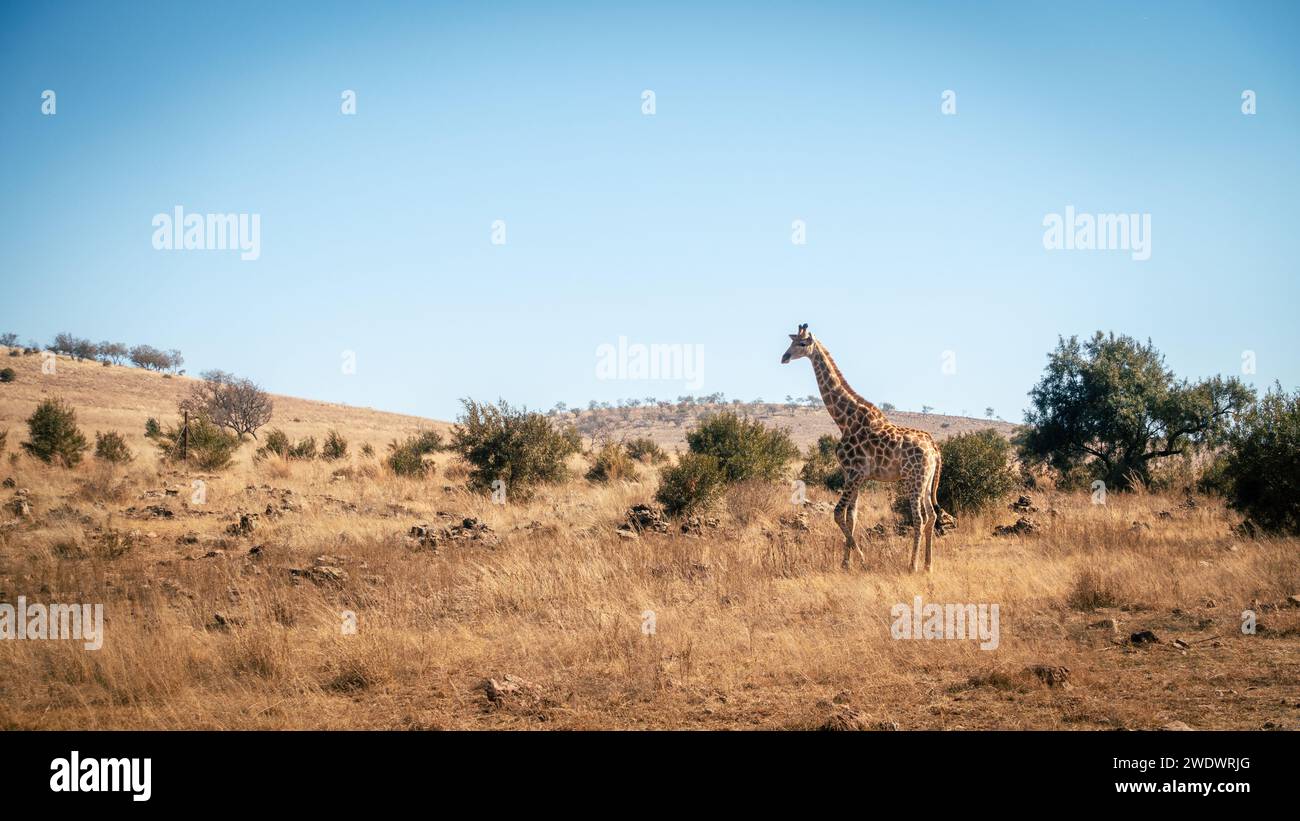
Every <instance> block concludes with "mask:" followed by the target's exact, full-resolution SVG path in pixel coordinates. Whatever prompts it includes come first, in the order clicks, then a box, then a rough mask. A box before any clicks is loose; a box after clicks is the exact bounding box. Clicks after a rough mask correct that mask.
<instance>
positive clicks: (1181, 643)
mask: <svg viewBox="0 0 1300 821" xmlns="http://www.w3.org/2000/svg"><path fill="white" fill-rule="evenodd" d="M1174 646H1175V647H1177V648H1178V649H1179V650H1190V649H1191V647H1192V645H1190V644H1188V643H1187V642H1185V641H1183V640H1182V639H1174Z"/></svg>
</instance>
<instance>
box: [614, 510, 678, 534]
mask: <svg viewBox="0 0 1300 821" xmlns="http://www.w3.org/2000/svg"><path fill="white" fill-rule="evenodd" d="M624 527H630V528H631V529H632V530H633V531H635V532H636V533H642V532H644V531H647V530H650V531H654V532H655V533H667V532H668V518H667V517H666V516H664V512H663V511H662V510H660V509H659V508H657V507H651V506H650V505H633V506H632V507H630V508H628V511H627V524H626V525H624Z"/></svg>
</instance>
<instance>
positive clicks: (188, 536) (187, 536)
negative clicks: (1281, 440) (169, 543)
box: [176, 531, 199, 544]
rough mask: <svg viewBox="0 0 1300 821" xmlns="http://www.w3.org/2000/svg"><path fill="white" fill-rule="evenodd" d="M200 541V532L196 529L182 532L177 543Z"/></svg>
mask: <svg viewBox="0 0 1300 821" xmlns="http://www.w3.org/2000/svg"><path fill="white" fill-rule="evenodd" d="M198 543H199V534H197V533H195V532H194V531H190V532H188V533H182V534H181V535H180V536H177V537H176V544H198Z"/></svg>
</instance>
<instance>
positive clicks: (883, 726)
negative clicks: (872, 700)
mask: <svg viewBox="0 0 1300 821" xmlns="http://www.w3.org/2000/svg"><path fill="white" fill-rule="evenodd" d="M872 729H873V730H879V731H881V732H893V733H896V732H898V722H897V721H877V722H876V723H875V724H874V725H872Z"/></svg>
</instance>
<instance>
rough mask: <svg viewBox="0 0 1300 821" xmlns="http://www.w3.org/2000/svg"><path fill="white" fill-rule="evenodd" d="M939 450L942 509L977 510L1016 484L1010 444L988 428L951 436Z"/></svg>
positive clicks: (986, 505) (993, 501)
mask: <svg viewBox="0 0 1300 821" xmlns="http://www.w3.org/2000/svg"><path fill="white" fill-rule="evenodd" d="M939 449H940V451H941V452H942V453H943V470H942V472H941V473H940V475H939V506H940V507H942V508H944V509H945V510H949V511H952V512H969V511H975V510H980V509H982V508H986V507H989V506H990V505H993V504H995V503H996V502H997V501H998V499H1000V498H1001V497H1002V496H1003V495H1005V494H1006V493H1008V492H1009V491H1011V489H1012V488H1014V487H1016V484H1017V483H1016V474H1015V472H1014V471H1013V470H1012V468H1011V464H1010V458H1011V443H1010V442H1008V441H1007V440H1006V439H1004V438H1003V437H1002V436H1001V435H1000V434H999V433H998V432H997V431H995V430H993V429H991V428H989V429H985V430H980V431H974V432H973V433H963V434H961V435H960V436H954V437H952V438H951V439H947V440H945V441H944V442H943V443H942V444H940V446H939Z"/></svg>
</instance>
